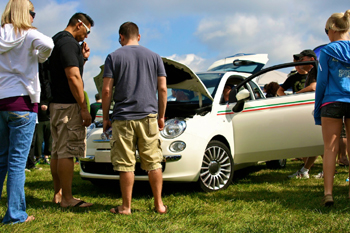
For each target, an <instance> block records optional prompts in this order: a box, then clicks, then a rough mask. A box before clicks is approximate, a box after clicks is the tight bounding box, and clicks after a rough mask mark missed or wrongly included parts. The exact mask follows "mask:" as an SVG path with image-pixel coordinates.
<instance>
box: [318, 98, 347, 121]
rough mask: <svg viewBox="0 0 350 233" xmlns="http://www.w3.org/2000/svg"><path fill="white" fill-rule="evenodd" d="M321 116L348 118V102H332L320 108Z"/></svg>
mask: <svg viewBox="0 0 350 233" xmlns="http://www.w3.org/2000/svg"><path fill="white" fill-rule="evenodd" d="M321 117H329V118H338V119H342V118H343V117H345V118H350V103H343V102H334V103H330V104H327V105H325V106H323V107H322V108H321Z"/></svg>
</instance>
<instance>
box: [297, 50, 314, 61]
mask: <svg viewBox="0 0 350 233" xmlns="http://www.w3.org/2000/svg"><path fill="white" fill-rule="evenodd" d="M305 56H307V57H313V58H315V60H317V56H316V53H315V52H314V51H313V50H311V49H305V50H303V51H302V52H301V53H299V54H294V55H293V58H294V59H295V60H300V59H301V58H302V57H305Z"/></svg>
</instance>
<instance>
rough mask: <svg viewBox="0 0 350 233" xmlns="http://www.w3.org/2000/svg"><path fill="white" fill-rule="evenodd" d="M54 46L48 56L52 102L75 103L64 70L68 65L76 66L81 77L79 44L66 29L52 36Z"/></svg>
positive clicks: (81, 59) (81, 60) (81, 62)
mask: <svg viewBox="0 0 350 233" xmlns="http://www.w3.org/2000/svg"><path fill="white" fill-rule="evenodd" d="M52 39H53V41H54V43H55V47H54V49H53V51H52V54H51V56H50V58H49V63H50V76H51V92H52V97H53V100H52V102H53V103H66V104H70V103H76V102H77V101H76V100H75V98H74V96H73V94H72V92H71V91H70V88H69V84H68V79H67V76H66V73H65V71H64V69H65V68H67V67H70V66H75V67H78V68H79V70H80V76H81V77H83V67H84V57H83V54H82V51H81V46H80V44H79V43H78V41H76V40H75V39H74V37H73V35H72V34H71V33H69V32H67V31H62V32H59V33H57V34H56V35H54V36H53V37H52Z"/></svg>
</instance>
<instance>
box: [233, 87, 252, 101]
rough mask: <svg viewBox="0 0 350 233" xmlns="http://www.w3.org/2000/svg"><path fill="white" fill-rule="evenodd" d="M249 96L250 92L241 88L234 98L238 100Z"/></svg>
mask: <svg viewBox="0 0 350 233" xmlns="http://www.w3.org/2000/svg"><path fill="white" fill-rule="evenodd" d="M249 97H250V92H249V91H248V90H247V89H243V90H241V91H240V92H238V93H237V95H236V98H237V100H238V101H240V100H245V99H247V98H249Z"/></svg>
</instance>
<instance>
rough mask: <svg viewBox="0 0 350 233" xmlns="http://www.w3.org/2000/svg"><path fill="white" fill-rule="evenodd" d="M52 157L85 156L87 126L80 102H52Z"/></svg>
mask: <svg viewBox="0 0 350 233" xmlns="http://www.w3.org/2000/svg"><path fill="white" fill-rule="evenodd" d="M50 125H51V135H52V151H51V158H52V159H63V158H73V157H84V156H85V153H86V128H85V126H83V120H82V118H81V116H80V107H79V105H78V104H57V103H51V104H50Z"/></svg>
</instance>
